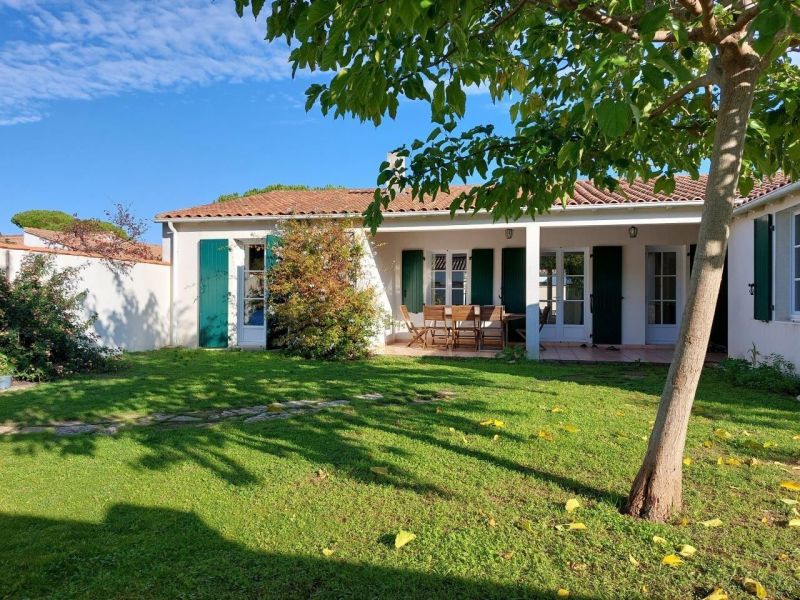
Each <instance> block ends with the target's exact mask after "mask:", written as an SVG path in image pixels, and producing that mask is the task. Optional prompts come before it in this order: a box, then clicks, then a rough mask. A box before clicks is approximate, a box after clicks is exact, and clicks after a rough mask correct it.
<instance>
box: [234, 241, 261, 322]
mask: <svg viewBox="0 0 800 600" xmlns="http://www.w3.org/2000/svg"><path fill="white" fill-rule="evenodd" d="M259 245H260V246H263V247H264V268H263V269H262V270H260V271H259V270H257V269H248V268H247V267H248V260H249V258H250V256H249V255H250V247H251V246H259ZM243 248H244V263H243V268H242V286H241V299H240V300H239V307H240V308H239V310H240V311H241V315H242V316H241V327H242V330H243V331H244V330H251V331H258V330H262V329H264V328H265V327H266V326H267V287H266V277H267V245H266V243H265V242H264V240H248V241H246V242H245V243H244V244H243ZM251 273H262V277H264V297H263V300H264V323H263V324H261V325H248V324H246V323H245V322H244V318H245V314H247V308H246V305H247V303H248V301H250V302H254V301H257V300H261V298H257V297H256V296H248V295H247V276H248V275H249V274H251Z"/></svg>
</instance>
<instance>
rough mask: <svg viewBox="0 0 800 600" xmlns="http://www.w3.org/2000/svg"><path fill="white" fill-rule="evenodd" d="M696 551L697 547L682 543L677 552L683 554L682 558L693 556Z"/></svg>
mask: <svg viewBox="0 0 800 600" xmlns="http://www.w3.org/2000/svg"><path fill="white" fill-rule="evenodd" d="M696 552H697V548H695V547H694V546H690V545H689V544H684V545H683V546H681V548H680V550H678V554H680V555H681V556H683V557H684V558H689V557H690V556H694V555H695V553H696Z"/></svg>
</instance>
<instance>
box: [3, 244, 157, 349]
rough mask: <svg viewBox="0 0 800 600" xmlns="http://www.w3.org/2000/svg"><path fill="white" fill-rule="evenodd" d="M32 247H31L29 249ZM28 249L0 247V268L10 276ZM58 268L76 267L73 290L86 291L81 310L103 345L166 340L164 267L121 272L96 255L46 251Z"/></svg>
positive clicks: (138, 345)
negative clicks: (91, 317) (93, 317)
mask: <svg viewBox="0 0 800 600" xmlns="http://www.w3.org/2000/svg"><path fill="white" fill-rule="evenodd" d="M34 252H35V251H34ZM31 253H33V252H31V251H28V250H16V249H6V248H0V269H3V270H5V271H6V274H7V276H10V277H11V278H12V279H13V278H15V277H16V276H17V274H18V273H19V269H20V266H21V264H22V261H23V259H24V257H25V256H26V255H28V254H31ZM46 255H47V256H51V257H53V258H54V259H55V266H56V268H59V269H64V268H67V267H77V268H79V269H80V279H79V281H78V282H77V288H78V290H87V291H88V294H87V296H86V301H85V304H84V313H85V315H86V316H89V315H91V314H93V313H96V314H97V320H96V321H95V323H94V331H95V333H97V335H98V336H100V340H101V342H102V343H103V345H105V346H109V347H114V348H120V349H123V350H131V351H137V350H152V349H155V348H160V347H162V346H166V345H168V344H169V304H170V297H169V280H170V266H169V265H168V264H166V263H165V264H157V263H149V262H148V263H144V262H142V263H136V264H135V265H134V266H133V268H132V269H131V271H130V272H129V273H128V274H127V275H116V274H114V273H113V272H112V271H111V270H110V269H109V268H108V267H107V266H106V265H105V264H104V263H103V262H102V261H101V260H100V259H98V258H93V257H87V256H79V255H74V254H54V253H46Z"/></svg>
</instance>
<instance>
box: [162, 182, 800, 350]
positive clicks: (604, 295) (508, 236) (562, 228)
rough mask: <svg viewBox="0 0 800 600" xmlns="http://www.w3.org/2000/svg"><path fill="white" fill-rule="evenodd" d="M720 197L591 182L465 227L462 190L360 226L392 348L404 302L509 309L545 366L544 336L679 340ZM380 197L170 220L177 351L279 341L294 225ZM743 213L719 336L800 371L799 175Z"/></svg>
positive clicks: (335, 194) (325, 196)
mask: <svg viewBox="0 0 800 600" xmlns="http://www.w3.org/2000/svg"><path fill="white" fill-rule="evenodd" d="M460 190H461V188H459V187H456V186H454V187H453V188H452V191H451V194H454V193H458V192H459V191H460ZM704 190H705V178H704V177H701V178H700V179H699V180H697V181H694V180H692V179H691V178H689V177H677V180H676V187H675V190H674V191H673V192H672V193H671V194H663V193H657V192H655V191H654V189H653V186H652V183H644V182H635V183H633V184H632V185H628V184H622V186H621V188H620V189H619V190H618V191H616V192H613V193H611V192H608V191H604V190H601V189H598V188H595V187H594V186H593V185H592V184H591V183H590V182H588V181H580V182H578V184H577V186H576V189H575V193H574V196H573V197H572V198H571V200H570V201H569V202H568V203H567V205H566V207H562V206H560V205H558V206H554V207H553V208H552V210H551V211H549V212H548V213H546V214H543V215H537V216H536V218H535V220H532V219H526V220H521V221H518V222H511V223H504V222H501V223H496V222H493V220H492V218H491V215H489V214H486V213H478V214H474V215H473V214H457V215H456V216H455V217H454V218H451V216H450V213H449V205H450V201H451V199H452V195H451V194H440V195H438V196H437V197H436V199H435V200H432V201H431V200H428V201H426V202H422V203H420V202H418V201H414V200H412V198H411V195H410V194H409V193H408V192H401V193H400V194H399V195H398V197H397V199H396V200H395V201H394V202H392V203H391V204H390V205H389V208H388V210H387V211H386V212H385V219H384V222H383V224H382V225H381V227H380V228H379V230H378V232H377V234H376V235H375V236H370V235H368V234H366V233H365V232H363V231H361V230H360V229H359V230H357V231H358V232H359V234H360V235H363V240H364V243H365V244H366V245H368V249H369V251H368V252H367V260H368V265H367V266H368V274H369V277H370V280H371V281H372V282H373V283H374V284H375V285H376V287H377V288H378V291H379V295H380V302H381V303H382V305H383V307H384V309H385V310H386V311H387V312H388V313H390V314H391V315H393V317H394V323H393V325H392V326H391V327H389V328H388V329H387V330H386V331H385V335H383V336H382V339H381V340H379V341H380V343H385V344H388V343H392V342H395V341H397V340H401V339H404V338H405V337H406V336H407V332H406V331H405V327H404V326H402V324H401V323H402V320H401V316H400V306H401V305H403V304H405V305H406V306H408V308H409V309H410V311H411V312H412V313H415V314H416V315H417V318H419V317H420V315H419V313H420V312H421V310H422V306H423V305H424V304H482V305H486V304H503V305H504V306H505V307H506V310H507V311H509V312H512V313H518V314H520V315H524V317H523V318H522V319H521V320H520V324H521V325H522V324H523V323H524V328H525V336H524V337H525V340H526V348H527V351H528V354H529V356H531V357H532V358H537V357H538V356H539V347H540V346H539V344H540V341H541V342H544V343H546V344H547V343H550V344H587V345H599V346H602V345H615V346H619V345H630V346H645V345H670V344H674V342H675V341H676V337H677V334H678V327H679V324H680V318H681V312H682V308H683V304H684V302H685V298H686V290H687V286H688V282H689V274H690V269H691V265H692V259H693V254H694V248H695V246H694V244H695V241H696V239H697V233H698V227H699V222H700V216H701V211H702V208H703V194H704ZM371 199H372V190H359V189H323V190H278V191H271V192H267V193H262V194H257V195H252V196H247V197H241V198H237V199H234V200H229V201H225V202H215V203H212V204H204V205H201V206H194V207H191V208H184V209H178V210H170V211H166V212H162V213H160V214H159V215H157V217H156V221H157V222H159V223H162V224H163V246H164V247H163V252H164V256H165V258H167V259H168V260H169V261H170V262H171V264H172V277H171V282H170V286H171V294H172V303H171V310H172V314H171V315H170V323H171V325H170V342H171V343H172V344H174V345H180V346H205V347H228V346H239V347H247V346H255V347H259V346H262V347H263V346H264V345H265V344H266V343H267V338H268V335H269V332H268V331H267V326H266V319H265V310H266V302H267V297H266V292H265V289H264V285H263V284H262V282H263V277H264V274H263V273H264V269H265V268H266V266H267V263H268V260H267V258H266V257H267V255H268V253H269V244H270V243H271V239H270V237H271V236H273V234H274V233H275V229H276V226H277V225H278V223H279V222H280V221H281V220H285V219H323V218H334V219H344V218H355V219H360V216H361V213H362V212H363V211H364V209H365V208H366V207H367V205H368V204H369V202H370V201H371ZM735 213H736V214H735V220H734V224H733V229H732V238H731V249H730V253H729V260H728V269H727V277H726V281H725V283H724V284H723V289H722V290H721V293H720V302H719V308H718V311H717V316H716V318H715V323H714V327H713V333H712V343H713V344H715V345H716V346H718V347H720V348H727V349H728V352H729V353H730V354H731V355H733V356H741V355H745V354H746V353H747V352H748V350H749V349H750V348H751V347H752V345H753V344H755V346H756V347H757V348H758V351H759V352H761V353H762V354H768V353H770V352H778V353H781V354H783V355H784V356H785V357H786V358H788V359H790V360H792V361H793V362H795V363H796V364H798V365H800V186H798V184H797V183H792V182H791V181H789V179H788V178H786V177H783V176H777V177H775V178H772V179H770V180H765V181H763V182H760V183H759V184H758V185H756V186H755V188H754V189H753V190H752V192H751V193H750V194H749V195H748V196H747V197H745V198H739V199H738V200H737V208H736V211H735ZM545 307H549V309H550V310H549V311H548V312H549V317H548V320H547V323H546V324H545V325H544V326H543V327H542V329H541V333H540V331H539V314H540V310H541V309H543V308H545Z"/></svg>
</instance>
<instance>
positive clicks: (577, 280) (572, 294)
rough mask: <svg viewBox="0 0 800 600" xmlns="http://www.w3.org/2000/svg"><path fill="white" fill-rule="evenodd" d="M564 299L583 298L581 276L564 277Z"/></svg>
mask: <svg viewBox="0 0 800 600" xmlns="http://www.w3.org/2000/svg"><path fill="white" fill-rule="evenodd" d="M564 300H583V277H567V278H566V279H565V281H564ZM565 314H566V313H565Z"/></svg>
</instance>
